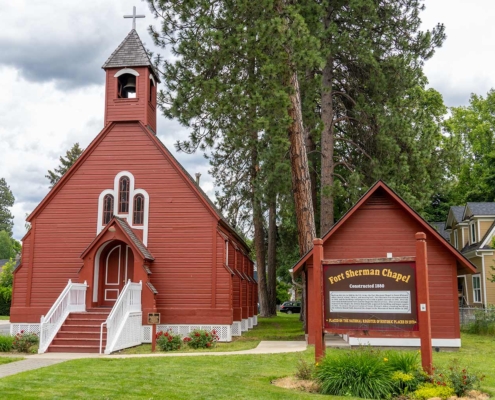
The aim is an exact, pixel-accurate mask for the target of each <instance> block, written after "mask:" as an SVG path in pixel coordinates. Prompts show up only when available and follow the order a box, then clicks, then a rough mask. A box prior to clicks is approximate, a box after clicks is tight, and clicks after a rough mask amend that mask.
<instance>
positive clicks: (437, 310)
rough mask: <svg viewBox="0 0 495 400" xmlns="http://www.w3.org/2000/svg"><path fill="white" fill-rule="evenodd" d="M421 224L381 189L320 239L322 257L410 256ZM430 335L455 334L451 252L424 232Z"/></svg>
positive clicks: (452, 335)
mask: <svg viewBox="0 0 495 400" xmlns="http://www.w3.org/2000/svg"><path fill="white" fill-rule="evenodd" d="M422 231H424V228H423V227H422V226H421V225H420V224H419V223H418V222H417V221H416V220H414V219H413V218H412V217H411V216H410V215H408V214H407V212H406V211H405V210H404V209H403V208H402V207H400V206H399V204H397V203H396V202H395V201H394V200H393V199H392V198H391V197H389V196H388V195H386V194H384V193H383V191H380V190H379V191H377V192H376V193H375V194H374V195H373V196H371V197H370V199H369V200H368V201H367V202H366V203H365V204H364V205H363V206H361V207H360V208H359V209H357V210H356V211H355V212H354V214H353V215H351V216H350V217H349V219H348V220H347V221H346V222H345V223H344V224H343V225H342V226H341V227H340V228H339V229H338V230H337V231H336V232H335V233H334V234H333V235H332V236H331V237H330V238H329V239H328V240H327V241H326V242H325V243H324V245H323V247H324V258H325V259H340V258H380V257H386V256H387V253H392V254H393V256H394V257H402V256H414V255H415V251H416V250H415V238H414V234H415V233H416V232H422ZM427 248H428V267H429V279H430V302H431V320H432V335H433V338H443V339H451V338H459V327H458V326H457V325H456V324H455V315H456V313H458V308H457V302H456V299H457V288H456V287H453V283H452V282H454V279H453V277H454V276H456V274H457V272H456V268H454V267H453V265H455V263H454V262H453V261H454V257H453V255H452V254H451V253H450V252H448V250H447V249H446V248H445V246H444V245H443V244H442V243H440V242H439V241H438V239H436V238H435V237H433V236H431V235H429V234H427Z"/></svg>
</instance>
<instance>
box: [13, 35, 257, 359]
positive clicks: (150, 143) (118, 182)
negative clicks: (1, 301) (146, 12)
mask: <svg viewBox="0 0 495 400" xmlns="http://www.w3.org/2000/svg"><path fill="white" fill-rule="evenodd" d="M103 69H104V70H105V73H106V94H105V109H104V110H102V112H103V111H104V115H105V118H104V121H105V126H104V128H103V130H102V131H101V132H100V133H99V134H98V135H97V136H96V137H95V139H94V140H93V141H92V143H91V144H90V145H89V146H88V147H87V149H86V150H85V151H84V152H83V153H82V154H81V156H80V157H79V158H78V160H77V161H76V163H75V164H74V165H73V166H72V168H71V169H70V170H69V171H68V172H67V173H66V174H65V175H64V176H63V177H62V178H61V179H60V181H59V182H58V183H57V184H56V185H55V186H54V187H53V189H52V190H51V191H50V192H49V193H48V195H47V196H46V197H45V198H44V199H43V201H42V202H41V203H40V204H39V205H38V206H37V207H36V209H35V210H34V211H33V212H32V213H31V214H30V216H29V217H28V222H30V223H31V226H32V228H31V229H30V230H29V232H28V233H27V234H26V236H25V237H24V238H23V247H22V263H21V265H20V267H19V268H17V269H16V271H15V277H14V288H13V300H12V309H11V322H12V329H13V330H12V332H13V333H16V332H18V331H20V330H21V329H23V330H28V331H33V332H40V331H41V334H42V342H43V343H42V344H40V352H43V351H45V350H46V349H47V350H48V351H69V352H74V351H83V352H98V351H99V345H100V329H103V328H100V327H101V326H102V325H101V324H102V323H103V322H104V321H105V320H107V325H106V327H107V329H108V337H105V335H106V334H105V332H106V330H103V334H104V340H103V343H104V344H105V341H106V349H105V352H107V353H108V352H111V351H115V350H118V349H119V348H124V347H129V346H132V345H136V344H139V343H141V342H150V341H151V336H152V334H151V332H152V325H151V324H150V323H153V321H157V316H156V315H149V314H156V313H159V314H160V322H159V325H158V329H159V330H166V329H172V330H173V331H175V332H178V333H180V334H183V335H185V334H187V333H188V332H190V331H191V330H192V329H194V328H201V329H208V330H212V329H214V330H216V332H217V334H218V335H219V337H220V340H221V341H230V340H231V338H232V336H236V335H237V336H239V335H240V334H241V332H242V331H246V330H247V329H249V328H252V327H253V325H255V324H256V323H257V318H256V315H257V307H256V305H257V283H256V281H255V279H254V277H253V276H254V275H253V272H254V271H253V262H252V261H251V259H250V258H249V255H248V254H249V248H248V246H247V245H246V243H245V242H244V241H243V240H242V239H241V238H240V237H239V235H238V234H237V233H236V232H235V230H234V229H233V228H231V227H230V226H229V224H228V223H227V222H226V220H225V219H224V218H223V217H222V215H221V214H220V212H219V211H218V210H217V208H216V207H215V205H214V204H213V203H212V202H211V201H210V200H209V198H208V197H207V195H206V194H205V193H204V192H203V191H202V190H201V188H200V187H199V185H198V184H197V183H196V182H195V180H194V179H193V178H192V177H191V176H190V175H189V174H188V173H187V172H186V171H185V170H184V169H183V168H182V166H181V165H180V164H179V163H178V161H177V160H176V159H175V158H174V157H173V156H172V154H171V153H170V152H169V151H168V149H167V148H166V147H165V146H164V145H163V143H162V142H161V141H160V140H159V139H158V137H157V136H156V110H157V109H156V108H157V104H156V99H157V92H156V85H157V83H158V82H159V79H158V75H157V74H156V72H155V70H154V68H153V66H152V64H151V62H150V60H149V58H148V55H147V53H146V51H145V48H144V46H143V44H142V42H141V40H140V38H139V36H138V34H137V32H136V31H135V30H132V31H131V32H130V33H129V35H128V36H127V37H126V38H125V40H124V41H123V42H122V43H121V44H120V46H119V47H118V48H117V50H115V51H114V53H113V54H112V55H111V56H110V58H109V59H108V60H107V62H106V63H105V64H104V65H103ZM173 134H174V132H171V131H169V132H167V135H170V136H173ZM69 280H72V282H73V283H70V282H69V283H68V281H69ZM85 284H86V285H85ZM64 288H65V289H64ZM57 298H58V300H57ZM119 307H120V308H119ZM49 310H50V311H49ZM74 311H77V312H74ZM69 312H71V313H70V314H69V316H68V318H67V319H65V318H66V317H67V313H69ZM47 313H48V314H47ZM42 315H44V316H45V319H44V320H43V321H40V318H41V317H42ZM57 318H58V319H57ZM107 318H108V319H107ZM148 318H149V319H148ZM155 323H156V322H155ZM60 325H62V327H61V328H60ZM66 325H67V327H66V328H67V329H66V328H64V327H65V326H66ZM69 325H71V326H69ZM59 328H60V329H61V331H60V332H59V333H60V334H59V333H57V332H58V329H59ZM69 328H70V329H69ZM61 333H63V335H62V334H61ZM52 336H53V337H52ZM52 339H53V341H52ZM45 342H47V343H45ZM48 346H49V347H48Z"/></svg>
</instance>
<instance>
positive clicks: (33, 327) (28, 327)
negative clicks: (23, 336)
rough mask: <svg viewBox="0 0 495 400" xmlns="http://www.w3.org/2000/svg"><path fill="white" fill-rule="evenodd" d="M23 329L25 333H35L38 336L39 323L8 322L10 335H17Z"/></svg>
mask: <svg viewBox="0 0 495 400" xmlns="http://www.w3.org/2000/svg"><path fill="white" fill-rule="evenodd" d="M21 331H24V332H25V333H36V334H37V335H38V336H39V334H40V324H27V323H26V324H10V334H11V335H12V336H14V335H17V334H18V333H21Z"/></svg>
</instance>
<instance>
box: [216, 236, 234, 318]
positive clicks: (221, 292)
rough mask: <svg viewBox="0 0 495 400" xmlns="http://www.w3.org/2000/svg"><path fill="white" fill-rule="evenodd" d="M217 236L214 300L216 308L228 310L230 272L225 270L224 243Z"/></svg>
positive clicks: (230, 297)
mask: <svg viewBox="0 0 495 400" xmlns="http://www.w3.org/2000/svg"><path fill="white" fill-rule="evenodd" d="M216 235H217V261H216V271H217V280H216V291H215V300H216V307H217V308H229V309H231V308H232V307H233V306H232V278H231V275H230V272H229V271H227V269H226V268H225V266H224V265H225V253H224V251H225V241H224V239H223V237H222V236H220V235H219V234H218V233H216Z"/></svg>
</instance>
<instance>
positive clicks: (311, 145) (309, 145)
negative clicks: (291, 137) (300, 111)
mask: <svg viewBox="0 0 495 400" xmlns="http://www.w3.org/2000/svg"><path fill="white" fill-rule="evenodd" d="M305 142H306V152H307V153H308V164H309V167H310V168H309V179H310V181H311V199H312V200H313V213H314V215H315V217H314V218H315V225H316V223H317V221H318V219H317V210H318V205H317V203H316V201H317V196H318V192H317V187H316V162H315V155H314V154H312V152H314V151H315V150H316V143H315V141H314V139H313V135H312V133H311V132H310V130H309V129H307V128H306V140H305ZM315 231H316V227H315Z"/></svg>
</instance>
